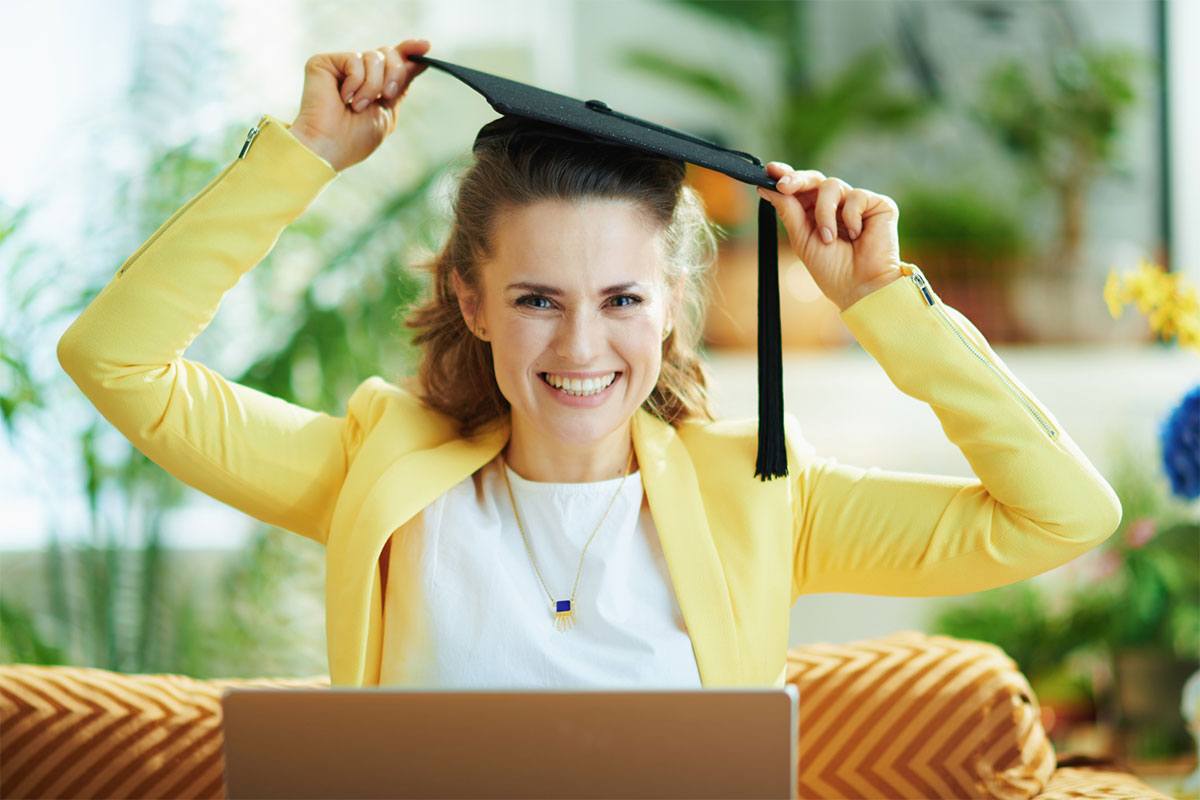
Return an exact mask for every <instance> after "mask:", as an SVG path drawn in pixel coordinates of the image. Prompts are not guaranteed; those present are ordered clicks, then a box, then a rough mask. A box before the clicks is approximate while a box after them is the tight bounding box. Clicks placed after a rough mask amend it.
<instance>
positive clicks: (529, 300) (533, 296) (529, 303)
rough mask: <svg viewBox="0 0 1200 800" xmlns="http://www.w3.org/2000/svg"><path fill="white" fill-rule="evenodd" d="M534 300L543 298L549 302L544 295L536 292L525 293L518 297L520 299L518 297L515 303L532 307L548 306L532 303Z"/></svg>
mask: <svg viewBox="0 0 1200 800" xmlns="http://www.w3.org/2000/svg"><path fill="white" fill-rule="evenodd" d="M535 300H545V301H546V302H547V303H549V302H550V300H549V299H548V298H546V297H544V296H543V295H538V294H527V295H525V296H524V297H522V298H520V299H518V300H517V305H519V306H532V307H533V308H548V307H549V306H538V305H534V304H533V301H535Z"/></svg>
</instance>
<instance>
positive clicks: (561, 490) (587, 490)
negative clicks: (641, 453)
mask: <svg viewBox="0 0 1200 800" xmlns="http://www.w3.org/2000/svg"><path fill="white" fill-rule="evenodd" d="M500 461H501V463H502V464H503V468H504V470H505V471H507V473H508V478H509V480H510V481H511V482H512V486H513V490H514V491H517V490H518V487H520V489H519V490H520V491H522V492H524V493H526V494H530V493H534V494H537V493H540V494H602V493H603V494H608V493H611V492H612V491H613V490H614V489H616V488H617V484H619V483H620V482H621V481H622V480H625V479H626V478H627V479H628V483H629V485H630V486H637V485H639V484H640V483H641V469H640V468H639V469H635V470H634V471H633V472H630V473H629V474H628V475H626V476H624V477H623V478H605V479H604V480H599V481H581V482H575V483H571V482H567V483H561V482H557V481H531V480H529V479H528V478H522V477H521V476H520V475H518V474H517V473H516V472H515V471H513V468H512V467H510V466H509V465H508V461H507V460H506V459H500Z"/></svg>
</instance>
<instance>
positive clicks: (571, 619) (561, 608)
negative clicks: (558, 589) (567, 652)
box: [554, 600, 575, 631]
mask: <svg viewBox="0 0 1200 800" xmlns="http://www.w3.org/2000/svg"><path fill="white" fill-rule="evenodd" d="M574 624H575V611H574V610H573V609H572V608H571V601H570V600H557V601H555V603H554V627H556V628H558V629H559V630H560V631H562V630H566V629H567V628H570V627H571V626H572V625H574Z"/></svg>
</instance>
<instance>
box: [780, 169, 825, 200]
mask: <svg viewBox="0 0 1200 800" xmlns="http://www.w3.org/2000/svg"><path fill="white" fill-rule="evenodd" d="M823 180H825V174H824V173H823V172H821V171H820V170H817V169H806V170H800V171H798V172H792V173H791V174H790V175H785V176H783V177H782V178H781V179H780V180H779V181H778V183H776V185H775V191H777V192H782V193H784V194H796V195H799V198H800V202H801V204H802V205H803V206H804V208H805V209H809V208H812V207H813V204H814V203H815V202H816V195H815V194H806V193H811V192H815V191H816V190H817V189H818V188H819V187H820V185H821V181H823Z"/></svg>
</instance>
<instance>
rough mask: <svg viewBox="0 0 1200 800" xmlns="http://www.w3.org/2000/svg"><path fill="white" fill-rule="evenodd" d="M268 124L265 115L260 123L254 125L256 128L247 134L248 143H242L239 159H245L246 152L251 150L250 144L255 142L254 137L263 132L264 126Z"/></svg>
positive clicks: (260, 119)
mask: <svg viewBox="0 0 1200 800" xmlns="http://www.w3.org/2000/svg"><path fill="white" fill-rule="evenodd" d="M266 122H267V115H266V114H263V115H262V116H261V117H260V118H259V120H258V122H256V123H254V127H252V128H250V130H249V131H248V132H247V133H246V141H244V142H242V151H241V152H240V153H238V158H245V157H246V151H247V150H249V149H250V143H251V142H253V141H254V137H255V136H258V132H259V131H261V130H262V128H263V125H265V124H266Z"/></svg>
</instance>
